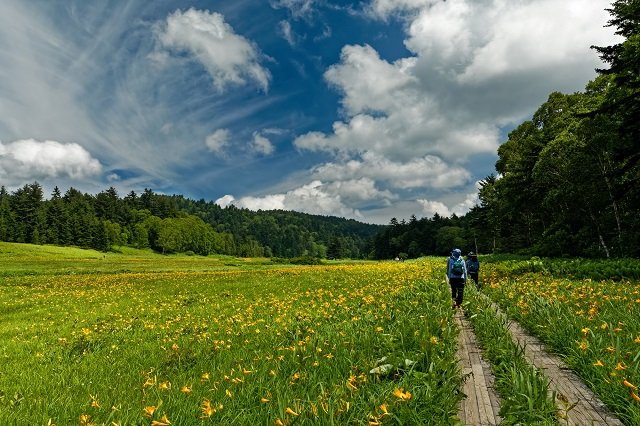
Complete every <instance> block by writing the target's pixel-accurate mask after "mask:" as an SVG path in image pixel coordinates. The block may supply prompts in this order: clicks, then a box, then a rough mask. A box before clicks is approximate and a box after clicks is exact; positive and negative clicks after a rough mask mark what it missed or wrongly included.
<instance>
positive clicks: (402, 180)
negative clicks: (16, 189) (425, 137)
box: [313, 152, 471, 189]
mask: <svg viewBox="0 0 640 426" xmlns="http://www.w3.org/2000/svg"><path fill="white" fill-rule="evenodd" d="M313 175H314V176H315V177H316V178H318V179H323V180H328V179H331V180H336V181H339V180H357V179H362V178H366V179H369V180H371V181H379V182H384V183H385V184H386V185H389V186H390V187H393V188H396V189H401V188H421V187H429V188H437V189H444V188H455V187H459V186H462V185H464V184H465V183H467V182H468V180H469V179H470V177H471V175H470V173H469V172H468V171H467V170H466V169H464V168H462V167H459V166H450V165H448V164H447V163H445V162H444V161H443V160H442V159H440V158H438V157H436V156H433V155H428V156H425V157H423V158H415V159H412V160H409V161H406V162H394V161H391V160H389V159H387V158H385V157H384V156H381V155H378V154H376V153H373V152H367V153H365V154H364V155H362V157H361V158H360V159H353V160H349V161H346V162H341V163H325V164H322V165H320V166H317V167H316V168H315V170H314V172H313Z"/></svg>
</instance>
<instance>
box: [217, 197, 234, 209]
mask: <svg viewBox="0 0 640 426" xmlns="http://www.w3.org/2000/svg"><path fill="white" fill-rule="evenodd" d="M235 200H236V199H235V197H234V196H233V195H229V194H227V195H224V196H222V197H220V198H218V199H217V200H216V201H215V203H216V204H217V205H219V206H220V207H222V208H225V207H227V206H229V205H231V204H233V202H234V201H235Z"/></svg>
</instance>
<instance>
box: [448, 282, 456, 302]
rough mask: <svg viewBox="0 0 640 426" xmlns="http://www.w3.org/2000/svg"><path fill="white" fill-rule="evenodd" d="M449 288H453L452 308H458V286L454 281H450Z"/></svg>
mask: <svg viewBox="0 0 640 426" xmlns="http://www.w3.org/2000/svg"><path fill="white" fill-rule="evenodd" d="M449 286H450V287H451V300H452V301H453V302H452V306H453V307H454V308H455V307H456V293H457V290H456V285H455V284H454V282H453V279H449Z"/></svg>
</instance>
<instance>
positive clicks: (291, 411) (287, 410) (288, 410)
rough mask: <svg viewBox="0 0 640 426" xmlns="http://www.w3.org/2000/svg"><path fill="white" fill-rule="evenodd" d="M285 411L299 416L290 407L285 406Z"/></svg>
mask: <svg viewBox="0 0 640 426" xmlns="http://www.w3.org/2000/svg"><path fill="white" fill-rule="evenodd" d="M285 413H287V414H291V415H292V416H299V415H300V414H298V413H296V412H295V411H293V410H292V409H291V408H290V407H287V409H286V411H285Z"/></svg>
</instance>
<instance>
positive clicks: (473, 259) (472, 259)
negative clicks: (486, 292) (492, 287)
mask: <svg viewBox="0 0 640 426" xmlns="http://www.w3.org/2000/svg"><path fill="white" fill-rule="evenodd" d="M467 272H468V273H469V278H471V279H472V280H473V282H474V283H476V288H477V289H478V290H479V289H480V284H478V273H479V272H480V261H478V256H477V255H476V254H475V253H474V252H472V251H470V252H469V254H468V255H467Z"/></svg>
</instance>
